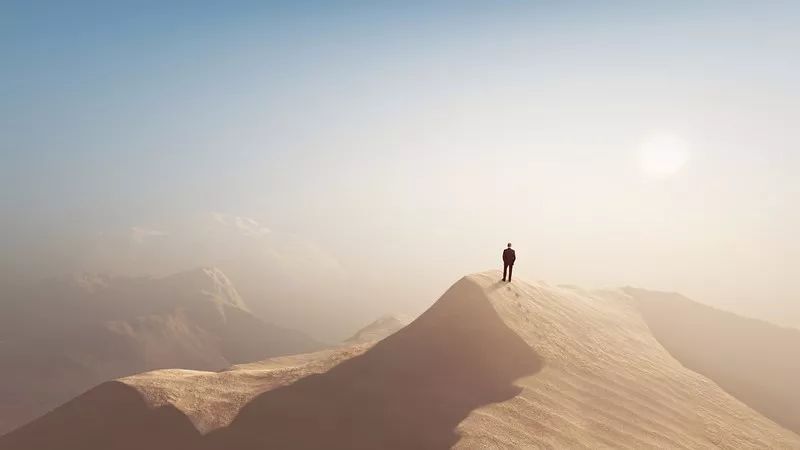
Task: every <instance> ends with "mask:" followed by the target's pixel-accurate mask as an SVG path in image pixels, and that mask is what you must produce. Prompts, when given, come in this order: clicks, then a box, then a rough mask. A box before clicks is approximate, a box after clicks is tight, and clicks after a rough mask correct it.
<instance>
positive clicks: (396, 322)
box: [345, 314, 411, 344]
mask: <svg viewBox="0 0 800 450" xmlns="http://www.w3.org/2000/svg"><path fill="white" fill-rule="evenodd" d="M409 323H411V318H410V317H408V316H406V315H403V314H387V315H384V316H381V317H379V318H378V319H377V320H375V321H374V322H372V323H370V324H369V325H367V326H365V327H364V328H362V329H360V330H358V331H357V332H356V333H355V334H354V335H353V336H351V337H350V338H349V339H347V340H346V341H345V342H347V343H351V344H352V343H360V342H371V341H379V340H381V339H383V338H385V337H386V336H389V335H391V334H392V333H394V332H396V331H398V330H400V329H401V328H403V327H404V326H406V325H408V324H409Z"/></svg>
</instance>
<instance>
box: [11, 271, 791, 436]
mask: <svg viewBox="0 0 800 450" xmlns="http://www.w3.org/2000/svg"><path fill="white" fill-rule="evenodd" d="M498 278H499V274H498V273H497V272H486V273H481V274H475V275H470V276H467V277H464V278H463V279H461V280H460V281H458V282H457V283H456V284H455V285H453V286H452V287H451V288H450V289H449V290H448V291H447V292H446V293H445V294H444V295H443V296H442V297H441V298H440V299H439V300H438V301H437V302H436V303H435V304H434V305H433V306H432V307H431V308H430V309H429V310H428V311H426V312H425V313H424V314H423V315H421V316H420V317H419V318H418V319H417V320H415V321H414V322H413V323H411V324H410V325H408V326H407V327H405V328H403V329H402V330H400V331H398V332H397V333H395V334H393V335H392V336H390V337H388V338H386V339H384V340H382V341H380V342H378V343H377V344H374V345H372V344H369V343H367V344H354V345H351V346H344V347H341V348H338V349H331V350H326V351H322V352H317V353H311V354H305V355H297V356H291V357H281V358H273V359H269V360H266V361H262V362H258V363H252V364H244V365H238V366H234V367H232V368H230V369H229V370H226V371H223V372H219V373H210V372H198V371H185V370H162V371H156V372H150V373H145V374H141V375H136V376H132V377H127V378H123V379H120V380H117V381H113V382H109V383H105V384H102V385H100V386H98V387H97V388H95V389H93V390H90V391H89V392H87V393H86V394H84V395H82V396H80V397H78V398H76V399H74V400H73V401H71V402H69V403H67V404H65V405H63V406H62V407H60V408H58V409H56V410H54V411H53V412H51V413H50V414H48V415H46V416H44V417H42V418H40V419H38V420H36V421H34V422H32V423H31V424H29V425H27V426H25V427H23V428H21V429H19V430H17V431H15V432H12V433H11V434H9V435H6V436H4V437H3V438H0V448H2V449H50V448H53V449H55V448H59V449H142V448H148V449H184V448H185V449H190V448H200V449H202V448H209V449H212V448H213V449H256V448H281V449H285V448H342V449H362V448H363V449H367V448H369V449H376V448H447V447H452V446H454V447H461V448H654V447H658V448H800V437H798V435H796V434H794V433H793V432H791V431H788V430H786V429H784V428H782V427H781V426H779V425H777V424H776V423H774V422H773V421H771V420H769V419H767V418H765V417H764V416H763V415H761V414H760V413H758V412H756V411H754V410H753V409H751V408H750V407H748V406H746V405H745V404H743V403H742V402H740V401H739V400H737V399H735V398H734V397H732V396H731V395H729V394H727V393H726V392H725V391H723V390H722V389H721V388H720V387H718V386H717V385H716V384H715V383H714V382H712V381H710V380H709V379H707V378H705V377H704V376H702V375H699V374H697V373H695V372H692V371H691V370H689V369H687V368H684V366H682V365H681V363H680V362H678V361H677V360H676V359H674V358H673V357H672V356H671V355H670V353H668V352H667V350H665V349H664V347H662V345H661V344H660V343H659V342H658V341H657V340H656V338H655V337H654V336H653V334H652V333H651V332H650V329H649V327H648V325H647V323H646V322H645V320H644V319H643V316H642V314H641V313H640V307H639V304H638V303H637V301H636V300H635V299H634V298H633V297H632V296H630V295H628V294H626V293H625V292H624V291H621V290H616V291H605V292H585V291H581V290H579V289H573V288H560V287H554V286H550V285H547V284H544V283H526V282H522V281H519V280H515V281H514V283H512V284H506V283H501V282H499V281H498Z"/></svg>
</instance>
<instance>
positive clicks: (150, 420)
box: [0, 381, 201, 450]
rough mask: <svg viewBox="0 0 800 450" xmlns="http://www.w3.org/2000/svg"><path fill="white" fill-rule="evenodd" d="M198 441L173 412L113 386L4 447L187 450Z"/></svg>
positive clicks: (0, 441) (6, 440) (3, 441)
mask: <svg viewBox="0 0 800 450" xmlns="http://www.w3.org/2000/svg"><path fill="white" fill-rule="evenodd" d="M200 438H201V436H200V433H198V432H197V430H196V429H195V428H194V426H193V425H192V423H191V422H190V421H189V420H188V419H187V418H186V416H184V415H183V414H182V413H181V412H179V411H178V410H176V409H175V408H174V407H172V406H169V405H167V406H162V407H159V408H151V407H150V406H149V405H148V404H147V403H146V402H145V401H144V399H143V398H142V395H141V394H140V393H139V391H137V390H136V389H134V388H132V387H130V386H128V385H126V384H124V383H120V382H117V381H110V382H107V383H103V384H101V385H99V386H97V387H95V388H93V389H91V390H89V391H88V392H86V393H85V394H83V395H81V396H80V397H78V398H76V399H74V400H72V401H70V402H67V403H66V404H64V405H62V406H60V407H58V408H56V409H55V410H54V411H52V412H51V413H49V414H47V415H46V416H44V417H42V418H41V419H38V420H36V421H34V422H33V423H30V424H28V425H26V426H23V427H21V428H19V429H17V430H15V431H14V432H12V433H10V434H8V435H6V436H4V437H3V438H0V448H2V449H67V450H70V449H74V450H79V449H98V450H99V449H118V450H142V449H149V448H153V449H167V448H169V449H173V450H177V449H187V450H188V449H190V448H196V447H197V446H198V445H200V443H201V441H200Z"/></svg>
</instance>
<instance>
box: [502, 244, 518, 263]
mask: <svg viewBox="0 0 800 450" xmlns="http://www.w3.org/2000/svg"><path fill="white" fill-rule="evenodd" d="M516 260H517V255H516V253H514V249H513V248H507V249H505V250H503V262H504V263H506V264H508V265H510V266H512V265H514V261H516Z"/></svg>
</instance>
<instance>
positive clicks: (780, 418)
mask: <svg viewBox="0 0 800 450" xmlns="http://www.w3.org/2000/svg"><path fill="white" fill-rule="evenodd" d="M625 292H626V293H628V294H630V295H631V296H633V297H634V298H636V300H637V301H638V302H639V304H640V305H641V309H642V314H643V316H644V319H645V321H646V322H647V324H648V325H649V326H650V329H651V330H652V331H653V334H654V335H655V337H656V338H657V339H658V340H659V342H660V343H661V344H662V345H664V347H665V348H666V349H667V350H668V351H669V352H670V353H671V354H672V355H673V356H674V357H675V358H676V359H678V360H679V361H680V362H681V363H683V365H685V366H686V367H687V368H689V369H691V370H694V371H696V372H698V373H701V374H703V375H705V376H707V377H709V378H711V379H712V380H714V382H716V383H717V384H719V385H720V387H722V388H723V389H725V390H726V391H728V392H729V393H731V394H732V395H734V396H736V397H737V398H739V399H740V400H742V401H743V402H745V403H747V404H748V405H749V406H750V407H752V408H753V409H756V410H757V411H759V412H761V413H762V414H764V415H765V416H767V417H769V418H771V419H772V420H774V421H775V422H778V423H779V424H781V425H783V426H784V427H786V428H788V429H790V430H793V431H794V432H796V433H800V330H797V329H793V328H784V327H779V326H775V325H772V324H770V323H767V322H763V321H760V320H755V319H748V318H745V317H740V316H737V315H735V314H731V313H728V312H725V311H720V310H718V309H714V308H711V307H709V306H705V305H702V304H699V303H696V302H693V301H691V300H689V299H687V298H685V297H682V296H680V295H678V294H667V293H660V292H650V291H645V290H642V289H631V288H627V289H625Z"/></svg>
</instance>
